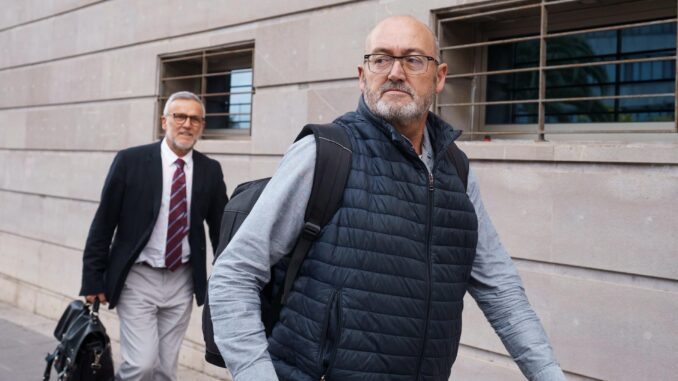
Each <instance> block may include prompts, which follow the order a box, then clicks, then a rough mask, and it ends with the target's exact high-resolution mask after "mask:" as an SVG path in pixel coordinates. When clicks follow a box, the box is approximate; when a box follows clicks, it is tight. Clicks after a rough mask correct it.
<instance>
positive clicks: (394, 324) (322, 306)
mask: <svg viewBox="0 0 678 381" xmlns="http://www.w3.org/2000/svg"><path fill="white" fill-rule="evenodd" d="M335 123H337V124H339V125H340V126H342V127H343V128H346V130H347V131H348V133H349V136H351V137H352V140H353V158H352V169H351V173H350V175H349V179H348V184H347V186H346V189H345V191H344V197H343V203H342V206H341V207H340V209H339V210H338V211H337V213H336V214H335V216H334V217H333V219H332V221H331V222H330V223H329V224H328V225H327V226H325V227H324V228H323V231H322V232H321V236H320V237H319V239H318V241H316V243H315V244H314V245H313V247H312V248H311V250H310V251H309V254H308V256H307V257H306V260H305V261H304V264H303V266H302V268H301V270H300V273H299V277H298V278H297V280H296V282H295V284H294V287H293V292H292V293H291V294H290V295H289V299H288V303H287V305H286V306H285V307H284V308H283V311H282V313H281V316H280V321H279V322H278V324H277V325H276V326H275V328H274V330H273V334H272V336H271V338H270V339H269V352H270V354H271V356H272V359H273V362H274V366H275V368H276V372H277V374H278V377H279V378H280V379H281V380H294V381H303V380H321V379H322V380H360V381H386V380H389V381H390V380H403V381H405V380H407V381H419V380H440V381H443V380H444V381H447V380H448V378H449V375H450V371H451V367H452V364H453V363H454V360H455V358H456V356H457V349H458V346H459V337H460V334H461V313H462V308H463V297H464V294H465V293H466V286H467V281H468V279H469V276H470V273H471V267H472V264H473V259H474V256H475V250H476V243H477V230H478V227H477V218H476V214H475V211H474V208H473V204H472V203H471V201H470V200H469V199H468V197H467V195H466V192H465V190H464V186H463V184H462V181H461V179H460V178H459V177H458V176H457V173H456V169H455V167H454V164H453V163H452V162H451V161H450V160H449V158H448V156H447V155H446V154H445V153H446V149H447V146H448V145H449V144H450V142H452V141H453V140H454V139H455V138H456V137H457V136H458V133H457V132H454V131H453V130H452V128H451V127H450V126H449V125H448V124H446V123H445V122H443V121H442V120H440V119H439V118H438V117H437V116H435V115H433V114H432V113H429V119H428V121H427V124H428V129H429V130H428V131H429V135H430V137H431V141H432V145H433V147H434V152H435V164H434V167H433V173H432V175H429V173H428V170H427V169H426V167H425V166H424V164H423V163H422V162H421V161H420V160H419V158H418V157H417V154H416V153H415V151H414V150H413V148H412V146H411V144H410V143H409V141H407V139H405V138H404V137H402V136H401V135H400V134H399V133H398V132H397V131H396V130H395V129H394V128H393V127H392V126H391V125H389V124H388V123H386V122H384V121H383V120H382V119H380V118H378V117H376V116H375V115H373V114H372V113H371V112H370V111H369V109H368V108H367V106H366V105H365V103H364V100H363V99H362V98H361V101H360V105H359V107H358V111H357V112H352V113H347V114H345V115H343V116H342V117H340V118H339V119H337V120H336V121H335Z"/></svg>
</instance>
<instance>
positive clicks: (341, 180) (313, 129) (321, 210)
mask: <svg viewBox="0 0 678 381" xmlns="http://www.w3.org/2000/svg"><path fill="white" fill-rule="evenodd" d="M310 134H313V135H314V136H315V146H316V162H315V170H314V173H313V188H311V196H310V197H309V200H308V205H307V206H306V215H305V216H304V229H303V231H302V233H301V235H300V236H299V239H298V240H297V243H296V245H295V246H294V249H293V250H292V254H291V258H290V262H289V264H288V267H287V272H286V274H285V284H284V288H283V292H282V294H281V295H282V297H281V301H280V303H281V304H285V302H286V301H287V296H288V295H289V293H290V291H291V290H292V285H293V284H294V281H295V280H296V278H297V274H298V273H299V269H300V268H301V264H302V263H303V262H304V259H305V258H306V254H307V253H308V250H309V249H310V248H311V244H313V242H314V241H315V240H316V238H318V235H319V234H320V231H321V230H322V228H323V226H325V225H326V224H327V223H328V222H330V220H331V219H332V216H334V213H335V212H336V211H337V209H339V206H340V205H341V199H342V197H343V195H344V188H346V181H347V180H348V174H349V172H350V171H351V154H352V151H351V141H350V140H349V137H348V134H347V133H346V131H345V130H344V129H343V128H341V127H339V126H337V125H334V124H308V125H306V126H304V128H303V129H302V130H301V133H300V134H299V136H297V139H296V140H295V141H298V140H300V139H301V138H303V137H305V136H307V135H310Z"/></svg>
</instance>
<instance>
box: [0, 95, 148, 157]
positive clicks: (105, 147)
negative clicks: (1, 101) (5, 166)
mask: <svg viewBox="0 0 678 381" xmlns="http://www.w3.org/2000/svg"><path fill="white" fill-rule="evenodd" d="M155 107H156V101H155V98H154V97H149V98H145V99H126V100H122V101H113V102H97V103H85V104H71V105H63V106H47V107H30V108H19V109H6V110H0V124H2V125H5V126H12V127H11V128H2V129H0V148H5V149H31V150H37V149H42V150H68V151H80V150H82V151H117V150H120V149H122V148H126V147H130V146H134V145H139V144H144V143H148V142H150V141H152V140H154V138H155V131H156V130H155V128H157V126H158V125H157V124H156V123H155V117H156V116H155V114H156V113H155Z"/></svg>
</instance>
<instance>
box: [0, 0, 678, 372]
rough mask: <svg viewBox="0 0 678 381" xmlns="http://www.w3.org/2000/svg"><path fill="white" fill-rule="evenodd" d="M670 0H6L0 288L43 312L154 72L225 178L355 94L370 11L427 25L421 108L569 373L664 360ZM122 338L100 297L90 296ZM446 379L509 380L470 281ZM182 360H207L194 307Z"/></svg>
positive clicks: (676, 153) (160, 96)
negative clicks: (181, 96) (429, 112)
mask: <svg viewBox="0 0 678 381" xmlns="http://www.w3.org/2000/svg"><path fill="white" fill-rule="evenodd" d="M676 3H677V2H676V1H675V0H668V1H665V0H495V1H476V0H429V1H425V2H419V1H417V2H415V1H408V0H380V1H377V0H374V1H370V0H365V1H355V0H354V1H330V0H316V1H303V0H289V1H284V2H282V1H260V2H241V1H219V2H217V1H209V0H194V1H180V0H163V1H156V0H149V1H140V0H111V1H102V0H61V1H49V2H45V1H39V0H26V1H8V2H4V3H3V4H2V12H1V14H0V47H2V52H3V54H2V55H0V83H2V86H0V124H1V125H2V127H0V168H1V169H2V170H1V171H0V300H2V301H6V302H10V303H12V304H14V305H17V306H19V307H21V308H24V309H26V310H30V311H33V312H36V313H38V314H41V315H44V316H47V317H51V318H55V319H56V318H58V317H59V315H60V314H61V312H62V310H63V308H65V305H66V302H67V301H68V300H69V299H72V298H74V297H77V293H78V290H79V283H80V270H81V256H82V249H83V246H84V243H85V238H86V235H87V232H88V229H89V224H90V222H91V220H92V217H93V215H94V211H95V209H96V207H97V203H98V200H99V192H100V190H101V186H102V184H103V180H104V177H105V175H106V173H107V170H108V167H109V165H110V163H111V161H112V159H113V156H114V154H115V153H116V152H117V151H118V150H120V149H123V148H126V147H129V146H133V145H139V144H145V143H149V142H152V141H155V140H157V139H158V138H159V137H160V136H161V134H160V124H159V118H160V114H161V110H162V105H163V104H164V101H165V99H166V97H167V95H168V94H170V93H171V92H173V91H176V90H191V91H193V92H195V93H198V94H200V95H201V96H202V97H203V99H204V101H205V103H206V106H207V127H206V132H205V137H204V139H203V140H202V141H200V142H199V143H198V146H197V149H198V150H200V151H202V152H204V153H206V154H208V155H210V156H211V157H213V158H215V159H217V160H219V161H220V162H221V164H222V167H223V169H224V176H225V181H226V184H227V186H228V189H229V192H230V191H232V190H233V189H234V188H235V186H236V185H237V184H239V183H241V182H243V181H247V180H251V179H254V178H260V177H265V176H270V175H271V174H272V173H273V171H274V170H275V168H276V166H277V163H278V162H279V160H280V158H281V157H282V155H283V153H284V152H285V150H286V149H287V147H288V146H289V145H290V144H291V142H292V141H293V139H294V137H295V136H296V134H297V133H298V131H299V130H300V129H301V127H302V126H303V125H304V124H306V123H309V122H313V123H318V122H320V123H324V122H329V121H331V120H332V119H333V118H334V117H336V116H338V115H340V114H342V113H344V112H346V111H350V110H353V109H355V107H356V105H357V101H358V96H359V89H358V82H357V69H356V66H357V65H358V64H360V63H361V60H362V55H363V54H364V51H363V49H364V39H365V36H366V35H367V33H368V32H369V30H370V29H371V28H372V27H373V26H374V25H375V24H376V23H377V22H378V21H380V20H381V19H383V18H385V17H387V16H389V15H402V14H408V15H412V16H415V17H417V18H419V19H420V20H422V21H424V22H426V23H427V24H428V25H430V27H431V29H432V30H433V31H434V32H435V33H436V34H437V35H438V37H439V40H440V49H441V50H440V55H441V57H442V59H443V60H444V61H445V62H447V63H448V64H449V65H450V72H449V75H448V78H447V80H446V86H445V90H444V91H443V93H442V94H440V95H439V96H438V98H437V99H436V103H435V106H434V107H435V111H436V112H438V113H440V114H441V115H442V116H443V117H444V118H445V119H446V120H448V121H449V122H451V123H452V124H453V125H454V126H455V127H456V128H459V129H462V130H464V135H463V141H461V142H460V143H459V145H460V146H461V147H462V149H463V150H464V151H465V152H466V153H467V154H468V155H469V157H470V159H471V161H472V166H473V168H474V169H475V171H476V173H477V174H478V176H479V181H480V185H481V190H482V193H483V196H484V200H485V203H486V206H487V208H488V209H489V211H490V215H491V216H492V218H493V221H494V223H495V225H496V226H497V230H498V231H499V233H500V235H501V237H502V239H503V242H504V244H505V246H506V247H507V249H508V251H509V253H510V254H511V255H512V257H513V258H514V261H515V263H516V265H517V267H518V269H519V271H520V273H521V275H522V277H523V280H524V283H525V287H526V290H527V294H528V297H529V298H530V301H531V303H532V304H533V306H534V307H535V309H536V310H537V313H538V314H539V316H540V317H541V319H542V322H543V323H544V326H545V327H546V330H547V332H548V334H549V336H550V338H551V340H552V344H553V346H554V348H555V351H556V354H557V356H558V358H559V360H560V362H561V365H562V367H563V369H564V370H565V371H566V373H567V374H568V376H569V379H572V380H668V379H672V378H673V377H675V376H674V375H675V373H676V371H678V364H677V363H676V362H675V359H676V358H677V357H678V344H677V343H678V314H676V311H678V234H676V226H678V127H677V126H678V124H677V122H676V105H677V103H676V91H677V90H676V89H677V88H676V81H675V78H676V35H677V31H676ZM104 319H105V320H106V323H107V326H108V327H109V331H110V332H111V334H112V337H113V338H114V339H116V338H117V335H118V332H117V329H118V328H117V321H116V319H115V315H114V314H111V313H106V314H104ZM464 319H465V320H464V331H463V335H462V347H461V349H460V356H459V358H458V360H457V363H456V365H455V367H454V371H453V376H452V377H453V379H455V380H520V379H523V377H522V375H521V374H520V372H519V371H518V369H517V367H516V366H515V364H513V362H512V361H511V359H510V358H509V357H508V356H507V354H506V352H505V350H504V349H503V346H502V344H501V342H500V341H499V339H498V338H497V337H496V335H495V334H494V332H493V331H492V329H491V327H490V326H489V325H488V323H487V322H486V321H485V319H484V317H483V316H482V313H481V312H480V310H479V309H478V308H477V306H476V305H475V303H474V302H473V300H472V299H471V298H467V301H466V310H465V312H464ZM180 361H181V363H182V364H183V365H186V366H189V367H191V368H194V369H197V370H200V371H204V372H206V373H209V374H216V375H221V376H223V377H225V372H224V371H222V370H218V369H216V368H213V367H209V366H206V365H205V364H204V362H203V360H202V335H201V330H200V310H199V309H196V310H195V311H194V316H193V319H192V321H191V326H190V328H189V332H188V335H187V337H186V340H185V342H184V347H183V349H182V355H181V360H180Z"/></svg>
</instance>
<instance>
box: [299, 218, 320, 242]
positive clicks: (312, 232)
mask: <svg viewBox="0 0 678 381" xmlns="http://www.w3.org/2000/svg"><path fill="white" fill-rule="evenodd" d="M320 230H321V228H320V226H318V225H316V224H314V223H312V222H309V221H306V222H304V230H303V232H302V234H304V235H307V236H310V237H311V238H313V239H315V238H316V237H317V236H318V234H320Z"/></svg>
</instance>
